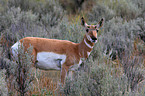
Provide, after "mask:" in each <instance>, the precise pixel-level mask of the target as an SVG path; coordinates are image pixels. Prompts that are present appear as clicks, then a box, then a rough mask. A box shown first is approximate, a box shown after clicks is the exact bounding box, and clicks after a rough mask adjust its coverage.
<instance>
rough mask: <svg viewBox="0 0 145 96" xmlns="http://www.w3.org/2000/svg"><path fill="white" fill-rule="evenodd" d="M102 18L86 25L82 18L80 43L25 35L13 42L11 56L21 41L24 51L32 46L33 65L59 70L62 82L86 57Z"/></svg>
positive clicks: (95, 37)
mask: <svg viewBox="0 0 145 96" xmlns="http://www.w3.org/2000/svg"><path fill="white" fill-rule="evenodd" d="M103 21H104V19H101V21H100V22H99V23H98V24H97V25H88V24H87V23H86V22H85V20H84V18H83V17H82V18H81V24H82V25H83V26H84V27H85V29H86V34H85V35H84V38H83V40H82V41H81V42H80V43H73V42H71V41H67V40H57V39H46V38H38V37H26V38H23V39H21V40H19V41H18V42H17V43H15V44H14V45H13V46H12V47H11V49H12V54H13V56H16V55H17V52H16V50H17V49H18V45H19V44H22V43H23V46H24V50H25V51H26V50H27V48H29V47H30V45H32V46H33V52H32V54H33V55H34V60H33V61H34V65H35V66H36V67H37V68H40V69H43V70H50V69H54V70H61V83H62V84H64V81H65V77H66V75H67V73H68V72H69V71H73V70H75V69H76V68H78V67H79V65H80V64H81V63H82V61H81V59H82V58H85V59H87V58H88V56H89V55H90V52H91V51H92V49H93V46H94V43H96V42H97V33H98V30H99V29H100V28H101V27H102V25H103Z"/></svg>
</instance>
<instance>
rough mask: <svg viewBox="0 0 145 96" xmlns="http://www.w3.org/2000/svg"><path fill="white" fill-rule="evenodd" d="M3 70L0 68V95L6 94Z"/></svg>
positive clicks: (4, 95)
mask: <svg viewBox="0 0 145 96" xmlns="http://www.w3.org/2000/svg"><path fill="white" fill-rule="evenodd" d="M5 72H6V71H5V70H0V96H7V95H8V88H7V83H6V81H5V78H6V75H5Z"/></svg>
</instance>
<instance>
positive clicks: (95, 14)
mask: <svg viewBox="0 0 145 96" xmlns="http://www.w3.org/2000/svg"><path fill="white" fill-rule="evenodd" d="M114 16H115V12H114V11H113V10H112V9H110V8H109V7H108V6H105V4H104V3H97V4H96V5H94V6H93V8H92V10H91V11H90V12H88V20H89V21H91V22H94V21H96V20H97V21H99V20H100V19H102V18H105V20H106V21H108V20H110V19H112V18H113V17H114Z"/></svg>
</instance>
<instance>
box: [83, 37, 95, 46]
mask: <svg viewBox="0 0 145 96" xmlns="http://www.w3.org/2000/svg"><path fill="white" fill-rule="evenodd" d="M84 42H85V44H86V45H87V46H88V47H89V48H93V46H91V45H90V44H88V43H87V42H86V40H85V39H84Z"/></svg>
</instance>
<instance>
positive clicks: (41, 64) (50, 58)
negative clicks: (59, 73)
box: [36, 52, 66, 70]
mask: <svg viewBox="0 0 145 96" xmlns="http://www.w3.org/2000/svg"><path fill="white" fill-rule="evenodd" d="M37 60H38V62H37V63H36V67H38V68H40V69H44V70H49V69H55V70H61V65H62V64H63V63H64V62H65V60H66V55H64V54H57V53H53V52H39V53H37Z"/></svg>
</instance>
